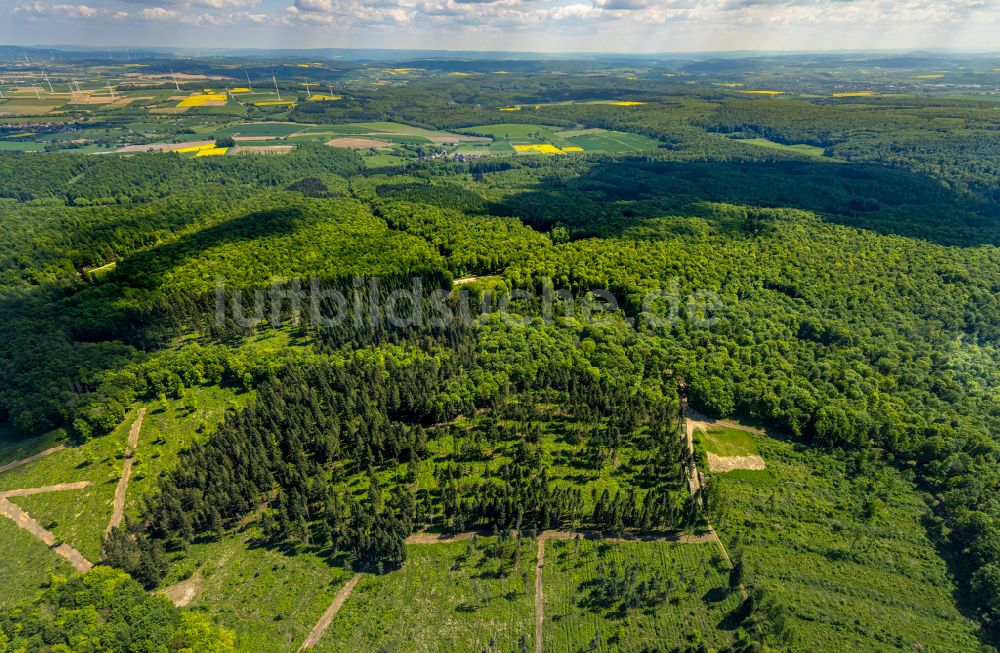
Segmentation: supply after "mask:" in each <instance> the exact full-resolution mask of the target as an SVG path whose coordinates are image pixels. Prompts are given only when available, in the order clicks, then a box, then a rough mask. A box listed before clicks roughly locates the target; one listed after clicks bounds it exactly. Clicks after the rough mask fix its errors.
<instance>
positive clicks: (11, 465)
mask: <svg viewBox="0 0 1000 653" xmlns="http://www.w3.org/2000/svg"><path fill="white" fill-rule="evenodd" d="M65 448H66V445H65V444H60V445H58V446H56V447H52V448H51V449H46V450H45V451H41V452H39V453H36V454H34V455H32V456H28V457H27V458H22V459H21V460H15V461H14V462H10V463H7V464H6V465H3V466H0V474H2V473H3V472H6V471H9V470H11V469H14V468H15V467H20V466H21V465H27V464H28V463H32V462H35V461H36V460H38V459H39V458H44V457H45V456H49V455H52V454H54V453H55V452H57V451H62V450H63V449H65Z"/></svg>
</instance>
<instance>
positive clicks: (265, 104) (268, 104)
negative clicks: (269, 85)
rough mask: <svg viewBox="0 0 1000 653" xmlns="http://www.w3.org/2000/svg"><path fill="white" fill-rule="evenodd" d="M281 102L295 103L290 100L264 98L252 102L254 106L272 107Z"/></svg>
mask: <svg viewBox="0 0 1000 653" xmlns="http://www.w3.org/2000/svg"><path fill="white" fill-rule="evenodd" d="M281 104H295V102H293V101H292V100H265V101H263V102H254V103H253V105H254V106H255V107H273V106H275V105H281Z"/></svg>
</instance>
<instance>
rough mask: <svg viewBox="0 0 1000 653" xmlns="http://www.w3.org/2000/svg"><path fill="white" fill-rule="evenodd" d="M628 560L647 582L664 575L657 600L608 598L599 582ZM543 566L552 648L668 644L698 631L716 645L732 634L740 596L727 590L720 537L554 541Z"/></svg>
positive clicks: (547, 646)
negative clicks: (630, 602)
mask: <svg viewBox="0 0 1000 653" xmlns="http://www.w3.org/2000/svg"><path fill="white" fill-rule="evenodd" d="M629 566H636V567H637V568H638V580H639V581H640V582H642V581H647V580H648V579H650V578H651V577H653V575H654V574H656V573H660V574H661V575H662V576H663V578H664V580H665V584H664V586H663V587H664V590H663V592H662V593H661V594H659V595H657V597H656V600H655V601H650V602H648V603H646V604H644V605H642V606H641V607H638V608H635V609H633V610H625V608H624V607H623V605H622V603H621V602H614V601H611V602H609V601H606V600H604V599H603V597H602V596H600V593H599V583H598V581H599V579H600V578H601V577H602V575H604V576H608V575H610V574H612V573H615V571H616V572H618V573H621V572H622V571H624V569H626V568H627V567H629ZM612 570H615V571H612ZM543 574H544V575H543V579H544V588H545V593H544V596H545V623H544V627H543V633H544V650H545V651H550V652H556V653H570V652H573V653H575V652H576V651H591V650H593V651H636V652H638V651H646V650H669V649H671V648H672V647H675V646H684V645H685V644H686V643H688V642H689V639H688V638H689V636H690V635H692V634H693V633H694V632H695V631H697V632H698V633H700V636H701V637H702V638H703V639H704V641H705V642H706V643H708V644H710V645H711V646H721V645H725V644H727V643H729V642H730V640H731V639H732V636H733V633H732V629H733V625H732V623H731V622H734V621H735V619H733V618H732V617H731V615H732V614H733V613H734V611H735V610H736V609H737V608H738V606H739V604H740V597H739V595H738V594H729V593H727V592H726V591H725V587H726V582H727V578H728V571H727V570H726V568H725V566H724V563H723V562H722V560H721V558H720V556H719V554H718V550H717V549H716V547H715V546H714V545H713V544H669V543H650V542H624V543H616V544H609V543H603V542H594V541H549V542H546V544H545V567H544V572H543ZM594 644H596V647H594Z"/></svg>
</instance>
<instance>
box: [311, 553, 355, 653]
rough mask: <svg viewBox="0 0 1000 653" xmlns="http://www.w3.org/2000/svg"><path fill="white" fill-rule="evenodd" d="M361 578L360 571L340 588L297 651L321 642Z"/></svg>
mask: <svg viewBox="0 0 1000 653" xmlns="http://www.w3.org/2000/svg"><path fill="white" fill-rule="evenodd" d="M359 580H361V573H360V572H359V573H357V574H354V576H352V577H351V580H349V581H347V584H346V585H344V586H343V587H341V588H340V591H339V592H337V596H335V597H333V603H331V604H330V607H328V608H327V609H326V612H324V613H323V616H321V617H320V618H319V621H317V622H316V625H315V626H313V629H312V630H310V631H309V634H308V635H307V636H306V639H305V641H304V642H302V646H300V647H299V648H298V651H296V653H301V651H304V650H306V649H307V648H312V647H314V646H316V644H317V643H318V642H319V638H320V637H322V636H323V633H325V632H326V629H327V628H329V627H330V623H331V622H332V621H333V618H334V617H335V616H337V613H338V612H339V611H340V608H341V607H343V605H344V602H345V601H346V600H347V598H348V597H349V596H350V595H351V592H353V591H354V586H355V585H357V584H358V581H359Z"/></svg>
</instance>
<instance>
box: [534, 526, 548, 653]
mask: <svg viewBox="0 0 1000 653" xmlns="http://www.w3.org/2000/svg"><path fill="white" fill-rule="evenodd" d="M545 539H546V538H545V537H544V533H543V534H542V536H541V537H539V538H538V557H537V558H536V560H535V653H542V625H543V624H544V622H545V594H544V591H543V587H542V569H543V568H544V567H545Z"/></svg>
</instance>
